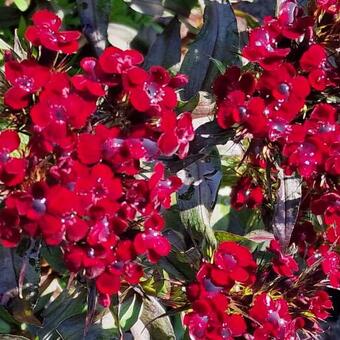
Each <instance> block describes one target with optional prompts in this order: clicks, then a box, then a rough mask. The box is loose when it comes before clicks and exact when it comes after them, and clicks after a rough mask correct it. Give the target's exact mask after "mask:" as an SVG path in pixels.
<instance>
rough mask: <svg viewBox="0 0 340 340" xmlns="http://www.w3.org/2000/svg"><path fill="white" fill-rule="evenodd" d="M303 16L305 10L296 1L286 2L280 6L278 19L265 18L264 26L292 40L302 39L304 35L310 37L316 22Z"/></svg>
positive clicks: (287, 0)
mask: <svg viewBox="0 0 340 340" xmlns="http://www.w3.org/2000/svg"><path fill="white" fill-rule="evenodd" d="M303 14H304V10H303V9H302V8H301V7H299V5H298V4H297V3H296V1H295V0H286V1H283V2H281V4H280V7H279V14H278V17H277V19H272V18H270V17H267V18H264V25H265V27H268V28H270V29H271V30H273V31H275V32H277V33H280V36H282V37H285V38H288V39H292V40H293V39H298V38H300V37H301V36H302V35H303V34H306V35H307V36H309V34H310V30H311V28H312V26H313V24H314V20H313V18H312V17H308V16H303ZM280 38H281V37H280ZM280 40H281V39H280Z"/></svg>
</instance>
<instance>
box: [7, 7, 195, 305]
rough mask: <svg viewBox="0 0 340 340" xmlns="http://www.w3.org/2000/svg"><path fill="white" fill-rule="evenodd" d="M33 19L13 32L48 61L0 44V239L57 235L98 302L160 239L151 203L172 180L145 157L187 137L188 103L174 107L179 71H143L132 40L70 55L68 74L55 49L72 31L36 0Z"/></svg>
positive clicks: (162, 247) (180, 148) (182, 80)
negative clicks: (0, 100) (21, 32)
mask: <svg viewBox="0 0 340 340" xmlns="http://www.w3.org/2000/svg"><path fill="white" fill-rule="evenodd" d="M33 24H34V25H33V26H29V27H28V28H27V31H26V33H25V37H26V39H27V40H28V41H30V42H31V43H32V44H33V45H34V46H39V47H40V48H41V49H45V50H49V51H50V57H51V61H52V63H51V62H49V61H48V60H46V57H47V56H48V54H45V55H43V54H41V55H40V54H38V57H36V58H33V57H32V56H33V55H35V54H32V53H30V54H29V55H30V56H31V57H30V58H29V59H24V60H18V59H16V58H15V56H14V55H7V56H6V62H5V73H4V75H5V79H6V80H7V89H6V92H5V95H4V104H5V105H6V106H7V111H8V112H10V115H9V120H10V122H11V127H10V128H9V129H7V130H4V131H2V132H1V133H0V180H1V191H2V194H3V195H4V202H3V207H2V208H1V211H0V240H1V243H2V244H3V245H4V246H6V247H16V246H17V245H18V244H19V243H20V241H21V240H22V239H23V238H37V239H38V238H42V240H43V241H44V242H45V244H46V245H48V246H59V247H61V249H62V252H63V256H64V261H65V264H66V266H67V268H68V269H69V270H70V272H73V273H80V274H81V275H84V276H85V277H86V278H88V279H93V280H95V283H96V287H97V290H98V291H99V293H100V294H101V301H103V303H105V304H108V303H109V301H110V299H109V296H110V295H112V294H115V293H117V292H118V290H119V289H120V285H121V282H122V281H123V282H127V283H128V284H137V283H138V282H139V280H140V278H141V277H142V275H143V268H142V265H141V260H142V256H146V257H147V258H148V260H149V261H150V262H151V263H156V262H157V261H158V260H159V259H160V257H162V256H166V255H167V254H168V253H169V251H170V243H169V241H168V240H167V239H166V238H165V236H163V235H162V230H163V228H164V220H163V218H162V216H161V215H160V209H163V208H169V206H170V196H171V194H172V193H174V192H175V191H176V190H177V189H178V188H179V187H180V186H181V181H180V180H179V178H178V177H176V176H170V177H169V176H167V175H166V173H165V167H164V165H163V164H162V163H160V162H157V159H158V157H159V156H160V155H163V156H172V155H175V154H176V155H178V156H179V157H181V158H184V157H185V156H186V155H187V153H188V146H189V142H190V141H191V140H193V138H194V131H193V127H192V122H191V115H190V113H188V112H185V113H182V114H181V115H179V116H176V114H175V111H174V109H175V107H176V105H177V89H178V88H180V87H181V86H183V85H185V84H186V83H187V78H186V77H185V76H183V75H177V76H171V75H170V74H169V73H168V71H166V70H165V69H164V68H162V67H160V66H153V67H151V68H150V70H149V71H145V70H144V69H142V68H141V67H140V66H138V65H140V64H141V63H142V62H143V56H142V55H141V54H140V53H139V52H137V51H135V50H127V51H122V50H120V49H118V48H116V47H109V48H107V49H106V50H105V51H104V53H103V54H102V55H101V56H100V57H99V58H98V59H96V58H92V57H86V58H84V59H82V60H81V65H80V66H81V70H82V71H81V73H79V74H76V75H73V76H70V75H69V74H68V73H67V72H66V71H65V69H66V66H65V59H64V57H62V58H59V53H64V54H70V53H73V52H76V51H77V49H78V43H77V39H78V38H79V36H80V33H79V32H74V31H72V32H68V31H65V32H62V31H59V28H60V25H61V21H60V19H59V18H58V17H57V16H56V15H55V14H53V13H51V12H49V11H47V10H41V11H38V12H36V13H35V14H34V16H33ZM53 60H54V63H53ZM17 131H20V133H18V132H17ZM151 162H153V163H154V164H155V166H154V167H153V168H152V167H151V168H150V164H152V163H151Z"/></svg>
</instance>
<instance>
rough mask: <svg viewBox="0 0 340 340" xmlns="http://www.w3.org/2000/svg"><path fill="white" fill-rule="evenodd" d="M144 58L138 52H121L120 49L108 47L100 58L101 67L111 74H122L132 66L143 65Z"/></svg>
mask: <svg viewBox="0 0 340 340" xmlns="http://www.w3.org/2000/svg"><path fill="white" fill-rule="evenodd" d="M143 61H144V57H143V55H142V54H140V53H139V52H138V51H136V50H125V51H123V50H121V49H119V48H118V47H114V46H111V47H108V48H106V49H105V51H104V52H103V54H102V55H101V56H100V57H99V65H100V67H101V68H102V70H103V71H104V72H106V73H109V74H122V73H123V72H124V71H126V70H128V69H129V68H131V67H132V66H136V65H139V64H141V63H142V62H143Z"/></svg>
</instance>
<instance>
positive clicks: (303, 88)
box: [257, 63, 310, 122]
mask: <svg viewBox="0 0 340 340" xmlns="http://www.w3.org/2000/svg"><path fill="white" fill-rule="evenodd" d="M257 88H258V89H259V90H260V91H262V92H263V93H264V94H267V93H270V94H271V98H270V99H269V100H268V103H269V106H268V110H269V112H268V118H272V119H277V118H281V119H283V120H285V121H286V122H290V121H292V120H293V119H294V118H295V117H296V116H297V114H298V112H299V111H300V110H301V108H302V107H303V105H304V104H305V99H306V97H307V96H308V94H309V91H310V88H309V84H308V81H307V79H306V78H305V77H302V76H299V75H296V70H295V69H294V67H293V66H292V65H291V64H288V63H285V64H283V65H282V66H281V67H280V68H279V69H278V70H276V71H266V72H264V73H263V74H262V76H261V77H260V79H259V81H258V84H257Z"/></svg>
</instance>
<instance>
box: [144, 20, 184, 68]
mask: <svg viewBox="0 0 340 340" xmlns="http://www.w3.org/2000/svg"><path fill="white" fill-rule="evenodd" d="M180 26H181V24H180V22H179V21H178V19H177V17H174V18H173V19H172V20H171V21H170V23H169V24H168V25H167V26H166V27H165V29H164V31H163V32H162V33H161V34H159V35H158V37H157V39H156V41H155V42H154V43H153V44H152V46H151V47H150V49H149V51H148V54H147V55H146V57H145V61H144V65H143V66H144V68H146V69H148V68H150V66H152V65H162V66H163V67H165V68H170V67H171V66H173V65H175V64H177V63H178V62H179V61H180V59H181V37H180Z"/></svg>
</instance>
